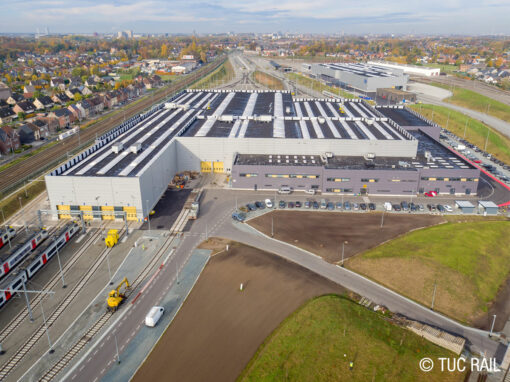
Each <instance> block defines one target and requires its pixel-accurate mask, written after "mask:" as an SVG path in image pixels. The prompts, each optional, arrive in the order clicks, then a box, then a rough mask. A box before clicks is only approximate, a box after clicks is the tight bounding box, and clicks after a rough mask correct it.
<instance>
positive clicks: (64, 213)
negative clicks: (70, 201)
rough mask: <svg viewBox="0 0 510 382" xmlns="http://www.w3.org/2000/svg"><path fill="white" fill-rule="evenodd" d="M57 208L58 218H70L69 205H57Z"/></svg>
mask: <svg viewBox="0 0 510 382" xmlns="http://www.w3.org/2000/svg"><path fill="white" fill-rule="evenodd" d="M57 210H58V212H59V213H58V218H59V219H71V206H68V205H67V206H66V205H58V206H57Z"/></svg>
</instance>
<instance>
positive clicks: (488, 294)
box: [346, 220, 510, 329]
mask: <svg viewBox="0 0 510 382" xmlns="http://www.w3.org/2000/svg"><path fill="white" fill-rule="evenodd" d="M509 236H510V222H509V221H506V220H504V221H501V220H500V221H483V220H482V221H481V220H473V221H466V222H449V223H447V224H442V225H438V226H434V227H429V228H424V229H421V230H418V231H414V232H411V233H409V234H407V235H405V236H402V237H400V238H397V239H395V240H393V241H391V242H388V243H385V244H383V245H381V246H379V247H377V248H374V249H372V250H369V251H367V252H365V253H363V254H362V255H360V256H357V257H355V258H352V259H349V260H348V261H347V262H346V267H347V268H349V269H352V270H354V271H356V272H358V273H361V274H364V275H366V276H368V277H369V278H371V279H373V280H376V281H377V282H379V283H381V284H384V285H386V286H388V287H390V288H391V289H393V290H396V291H398V292H399V293H402V294H405V295H406V296H408V297H410V298H412V299H413V300H415V301H418V302H420V303H422V304H423V305H425V306H430V304H431V301H432V295H433V290H434V284H436V285H437V289H436V290H437V292H436V299H435V305H434V309H436V310H438V311H440V312H443V313H445V314H447V315H448V316H450V317H453V318H455V319H457V320H460V321H462V322H466V323H469V324H471V325H476V326H480V327H483V328H485V329H487V328H488V326H489V324H490V322H489V321H490V320H489V319H488V317H487V313H490V314H492V313H494V314H496V313H498V315H499V317H498V320H497V325H496V327H497V329H501V328H502V326H503V325H504V323H505V322H506V319H507V318H508V314H509V313H510V312H508V307H506V308H505V307H500V308H498V309H503V311H498V312H493V311H490V309H491V303H492V302H493V301H494V300H496V299H497V298H498V292H499V291H500V288H502V287H503V288H502V289H501V291H502V292H503V293H505V294H506V293H507V292H505V287H504V286H505V284H506V281H507V278H508V277H509V274H510V252H509V251H508V247H507V244H506V243H507V238H508V237H509ZM502 297H503V296H499V299H501V298H502ZM507 297H508V296H507ZM507 301H508V300H507ZM489 311H490V312H489Z"/></svg>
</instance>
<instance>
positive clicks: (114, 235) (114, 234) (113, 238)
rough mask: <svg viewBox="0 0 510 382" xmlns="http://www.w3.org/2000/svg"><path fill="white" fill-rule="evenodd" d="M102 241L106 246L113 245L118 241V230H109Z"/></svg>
mask: <svg viewBox="0 0 510 382" xmlns="http://www.w3.org/2000/svg"><path fill="white" fill-rule="evenodd" d="M104 242H105V244H106V246H107V247H108V248H111V247H113V246H114V245H115V244H117V243H118V242H119V231H118V230H116V229H111V230H109V231H108V235H107V236H106V239H104Z"/></svg>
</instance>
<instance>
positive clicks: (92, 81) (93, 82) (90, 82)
mask: <svg viewBox="0 0 510 382" xmlns="http://www.w3.org/2000/svg"><path fill="white" fill-rule="evenodd" d="M96 85H97V82H96V80H95V79H94V77H89V78H87V81H85V86H88V87H92V86H96Z"/></svg>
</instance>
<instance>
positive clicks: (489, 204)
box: [478, 200, 499, 208]
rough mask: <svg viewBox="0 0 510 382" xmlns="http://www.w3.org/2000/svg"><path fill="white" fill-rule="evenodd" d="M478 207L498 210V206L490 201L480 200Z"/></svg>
mask: <svg viewBox="0 0 510 382" xmlns="http://www.w3.org/2000/svg"><path fill="white" fill-rule="evenodd" d="M478 205H479V206H482V207H483V208H499V206H498V205H497V204H496V203H494V202H492V201H490V200H480V201H479V202H478Z"/></svg>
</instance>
